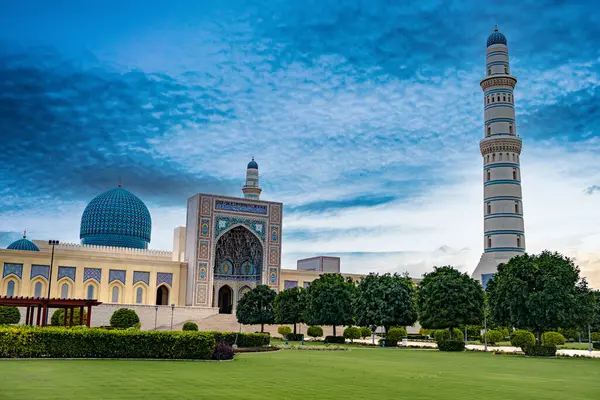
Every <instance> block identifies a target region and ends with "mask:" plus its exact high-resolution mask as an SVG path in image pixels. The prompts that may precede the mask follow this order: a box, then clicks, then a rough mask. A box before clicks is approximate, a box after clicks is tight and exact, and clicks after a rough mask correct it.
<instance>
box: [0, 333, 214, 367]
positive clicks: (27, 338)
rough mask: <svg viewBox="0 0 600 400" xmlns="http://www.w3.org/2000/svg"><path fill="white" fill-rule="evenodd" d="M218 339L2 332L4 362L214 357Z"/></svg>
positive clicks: (188, 335) (205, 336) (198, 335)
mask: <svg viewBox="0 0 600 400" xmlns="http://www.w3.org/2000/svg"><path fill="white" fill-rule="evenodd" d="M214 349H215V338H214V336H213V335H211V334H209V333H205V332H159V331H139V330H120V329H115V330H106V329H98V328H89V329H88V328H85V329H64V328H53V327H49V328H36V327H18V328H17V327H14V328H12V327H7V328H0V358H46V357H49V358H161V359H202V360H208V359H210V358H211V357H212V355H213V351H214Z"/></svg>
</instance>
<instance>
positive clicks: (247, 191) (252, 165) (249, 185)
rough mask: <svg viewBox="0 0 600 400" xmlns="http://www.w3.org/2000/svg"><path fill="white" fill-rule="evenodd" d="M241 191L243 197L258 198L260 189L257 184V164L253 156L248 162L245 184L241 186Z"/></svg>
mask: <svg viewBox="0 0 600 400" xmlns="http://www.w3.org/2000/svg"><path fill="white" fill-rule="evenodd" d="M242 192H244V198H245V199H252V200H260V193H261V192H262V189H261V188H260V186H258V164H257V163H256V161H254V157H252V161H250V162H249V163H248V168H247V169H246V184H245V185H244V187H243V188H242Z"/></svg>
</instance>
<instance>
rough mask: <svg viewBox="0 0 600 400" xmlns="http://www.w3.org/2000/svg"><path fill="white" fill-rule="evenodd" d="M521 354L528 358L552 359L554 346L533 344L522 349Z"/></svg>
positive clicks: (554, 350)
mask: <svg viewBox="0 0 600 400" xmlns="http://www.w3.org/2000/svg"><path fill="white" fill-rule="evenodd" d="M523 352H524V353H525V354H526V355H528V356H530V357H554V356H555V355H556V346H555V345H548V344H533V345H527V346H525V347H524V348H523Z"/></svg>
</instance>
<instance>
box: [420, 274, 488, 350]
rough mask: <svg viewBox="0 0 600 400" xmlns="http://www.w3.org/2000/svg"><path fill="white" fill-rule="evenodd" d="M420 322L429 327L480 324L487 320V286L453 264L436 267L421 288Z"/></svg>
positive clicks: (451, 336)
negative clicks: (484, 308) (485, 295)
mask: <svg viewBox="0 0 600 400" xmlns="http://www.w3.org/2000/svg"><path fill="white" fill-rule="evenodd" d="M417 306H418V311H419V322H420V323H421V326H423V328H425V329H445V328H449V332H450V340H452V339H453V332H454V328H458V327H459V326H463V325H478V324H480V323H481V321H482V320H483V289H482V288H481V284H479V282H478V281H476V280H474V279H472V278H471V277H469V276H468V275H467V274H463V273H460V272H459V271H457V270H456V269H454V268H453V267H451V266H444V267H434V269H433V272H430V273H428V274H425V275H424V276H423V280H422V281H421V283H420V284H419V289H418V291H417Z"/></svg>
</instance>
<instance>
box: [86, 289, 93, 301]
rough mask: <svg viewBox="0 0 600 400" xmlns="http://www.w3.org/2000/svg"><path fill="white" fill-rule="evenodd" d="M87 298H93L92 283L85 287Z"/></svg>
mask: <svg viewBox="0 0 600 400" xmlns="http://www.w3.org/2000/svg"><path fill="white" fill-rule="evenodd" d="M87 298H88V300H91V299H93V298H94V285H88V287H87Z"/></svg>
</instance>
